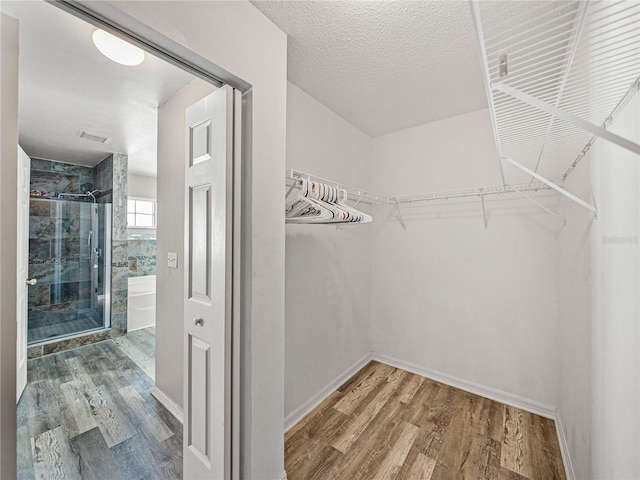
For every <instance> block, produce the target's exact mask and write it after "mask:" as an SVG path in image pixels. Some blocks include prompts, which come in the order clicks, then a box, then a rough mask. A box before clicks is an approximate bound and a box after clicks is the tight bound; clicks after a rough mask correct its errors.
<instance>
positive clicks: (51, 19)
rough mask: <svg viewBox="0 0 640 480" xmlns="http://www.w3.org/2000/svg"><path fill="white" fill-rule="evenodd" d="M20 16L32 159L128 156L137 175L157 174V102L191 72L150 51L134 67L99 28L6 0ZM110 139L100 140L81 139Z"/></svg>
mask: <svg viewBox="0 0 640 480" xmlns="http://www.w3.org/2000/svg"><path fill="white" fill-rule="evenodd" d="M1 9H2V11H3V12H4V13H7V14H9V15H11V16H13V17H15V18H18V20H19V21H20V85H19V88H20V98H19V101H20V105H19V122H20V144H21V146H22V148H24V150H25V151H26V152H27V154H28V155H29V156H31V157H40V158H48V159H52V160H59V161H63V162H68V163H77V164H82V165H88V166H93V165H95V164H96V163H98V162H99V161H100V160H102V159H104V158H105V157H106V156H107V155H108V154H109V153H112V152H115V153H125V154H128V155H129V169H130V171H131V172H132V173H138V174H142V175H152V176H153V175H155V172H156V139H157V107H158V106H159V105H161V104H162V103H164V102H165V101H166V100H167V99H168V98H170V97H171V96H173V95H174V94H175V93H176V92H177V91H179V90H180V89H182V88H183V87H184V86H185V85H186V84H187V83H189V82H190V81H191V79H192V78H193V77H192V76H191V75H189V74H187V73H185V72H183V71H182V70H179V69H178V68H176V67H173V66H172V65H169V64H167V63H165V62H163V61H161V60H159V59H157V58H155V57H152V56H150V55H147V56H146V59H145V61H144V62H143V63H142V64H141V65H139V66H137V67H125V66H122V65H118V64H116V63H114V62H112V61H111V60H108V59H107V58H106V57H104V56H103V55H102V54H100V53H99V52H98V50H97V49H96V48H95V46H94V45H93V43H92V41H91V35H92V33H93V31H94V30H95V28H94V27H93V26H91V25H89V24H87V23H85V22H83V21H81V20H79V19H77V18H75V17H73V16H72V15H69V14H68V13H65V12H63V11H62V10H60V9H58V8H57V7H54V6H52V5H50V4H48V3H46V2H10V1H2V2H1ZM82 130H85V131H87V133H90V134H94V135H100V136H104V137H110V138H111V140H110V141H109V142H108V143H106V144H99V143H95V142H91V141H89V140H85V139H82V138H80V137H79V134H80V132H81V131H82Z"/></svg>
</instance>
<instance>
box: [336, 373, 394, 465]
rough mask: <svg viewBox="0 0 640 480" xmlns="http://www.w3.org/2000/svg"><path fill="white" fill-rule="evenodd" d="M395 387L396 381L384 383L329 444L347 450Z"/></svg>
mask: <svg viewBox="0 0 640 480" xmlns="http://www.w3.org/2000/svg"><path fill="white" fill-rule="evenodd" d="M397 387H398V385H397V382H393V383H385V385H384V386H382V388H380V390H379V392H378V393H377V394H376V395H375V396H374V397H373V398H371V400H370V401H369V402H368V403H367V406H366V407H365V408H364V409H363V410H362V411H361V412H360V413H359V414H358V415H357V416H354V417H353V418H352V419H351V420H350V421H349V423H348V426H347V427H346V429H345V430H344V431H343V432H342V434H341V435H340V436H339V437H338V438H336V439H335V440H333V441H332V442H331V445H332V446H333V447H334V448H335V449H336V450H339V451H341V452H342V453H345V452H346V451H347V450H349V447H351V445H352V444H353V442H355V441H356V440H357V439H358V437H359V436H360V435H361V434H362V432H364V430H365V429H366V428H367V427H368V426H369V424H370V423H371V421H372V420H373V419H374V418H375V417H376V415H378V413H379V412H380V410H382V407H384V405H385V403H387V400H389V398H390V397H391V395H392V394H393V393H394V392H395V391H396V389H397Z"/></svg>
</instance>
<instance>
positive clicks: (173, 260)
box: [167, 252, 178, 268]
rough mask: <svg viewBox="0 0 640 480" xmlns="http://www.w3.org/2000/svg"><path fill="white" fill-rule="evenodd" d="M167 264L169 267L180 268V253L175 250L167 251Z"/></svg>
mask: <svg viewBox="0 0 640 480" xmlns="http://www.w3.org/2000/svg"><path fill="white" fill-rule="evenodd" d="M167 266H168V267H169V268H178V254H177V253H174V252H169V253H167Z"/></svg>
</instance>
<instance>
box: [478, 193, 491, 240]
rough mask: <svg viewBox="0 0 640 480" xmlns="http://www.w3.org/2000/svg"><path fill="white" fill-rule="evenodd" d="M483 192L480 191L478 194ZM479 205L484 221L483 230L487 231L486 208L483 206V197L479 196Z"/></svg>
mask: <svg viewBox="0 0 640 480" xmlns="http://www.w3.org/2000/svg"><path fill="white" fill-rule="evenodd" d="M482 192H483V189H482V188H481V189H480V193H482ZM480 203H482V219H483V220H484V229H485V230H486V229H487V224H488V223H489V218H488V217H487V207H486V206H485V204H484V195H480Z"/></svg>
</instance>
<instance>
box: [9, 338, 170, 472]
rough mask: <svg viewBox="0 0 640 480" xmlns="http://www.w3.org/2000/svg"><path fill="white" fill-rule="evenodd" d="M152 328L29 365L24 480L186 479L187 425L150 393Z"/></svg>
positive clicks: (21, 442)
mask: <svg viewBox="0 0 640 480" xmlns="http://www.w3.org/2000/svg"><path fill="white" fill-rule="evenodd" d="M154 351H155V332H154V329H153V328H150V329H144V330H138V331H136V332H132V333H130V334H127V335H125V336H123V337H118V338H117V339H113V340H107V341H104V342H100V343H96V344H93V345H87V346H84V347H78V348H75V349H72V350H67V351H64V352H61V353H56V354H52V355H46V356H44V357H39V358H36V359H33V360H29V362H28V383H27V387H26V389H25V392H24V394H23V395H22V398H21V399H20V402H19V404H18V478H20V479H25V480H26V479H30V480H31V479H43V480H44V479H96V480H98V479H100V480H120V479H122V480H134V479H180V478H182V425H181V424H180V423H179V422H178V421H177V420H176V419H175V418H174V417H173V416H172V415H171V414H170V413H169V412H168V411H167V410H166V409H165V408H164V407H163V406H162V405H160V404H159V403H158V402H157V401H156V400H155V399H154V398H153V397H152V396H151V395H150V393H149V391H150V390H151V387H153V383H154V382H153V378H152V377H153V363H154V362H153V355H154Z"/></svg>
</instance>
